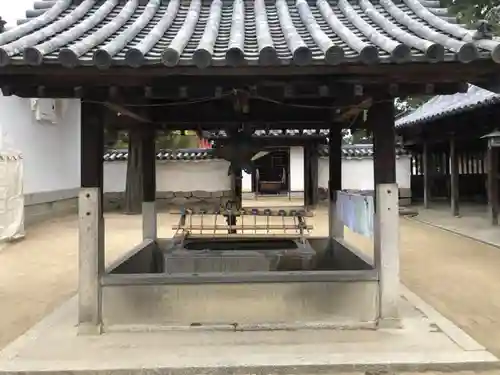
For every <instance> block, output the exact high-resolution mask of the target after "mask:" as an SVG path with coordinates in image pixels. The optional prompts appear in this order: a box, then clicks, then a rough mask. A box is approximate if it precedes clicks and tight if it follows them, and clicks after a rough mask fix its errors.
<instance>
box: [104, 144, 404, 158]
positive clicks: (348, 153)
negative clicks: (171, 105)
mask: <svg viewBox="0 0 500 375" xmlns="http://www.w3.org/2000/svg"><path fill="white" fill-rule="evenodd" d="M318 153H319V156H322V157H326V156H328V146H323V147H319V149H318ZM405 154H407V152H406V151H405V150H404V149H403V148H401V147H397V148H396V155H405ZM372 156H373V145H371V144H359V145H343V146H342V157H344V158H346V159H355V158H369V157H372ZM127 159H128V151H127V150H108V151H106V152H105V153H104V161H108V162H109V161H125V160H127ZM209 159H218V156H216V155H215V154H214V149H212V148H187V149H178V150H160V151H158V152H157V153H156V160H170V161H175V160H185V161H196V160H209Z"/></svg>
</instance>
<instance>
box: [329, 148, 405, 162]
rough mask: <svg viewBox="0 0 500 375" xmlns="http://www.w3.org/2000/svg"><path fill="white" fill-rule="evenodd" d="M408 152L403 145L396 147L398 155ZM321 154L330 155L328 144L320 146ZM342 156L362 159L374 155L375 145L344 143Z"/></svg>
mask: <svg viewBox="0 0 500 375" xmlns="http://www.w3.org/2000/svg"><path fill="white" fill-rule="evenodd" d="M407 154H408V152H407V151H406V150H405V149H403V148H402V147H399V146H397V147H396V156H400V155H407ZM319 155H320V156H322V157H326V156H328V155H329V149H328V146H323V147H320V148H319ZM342 157H343V158H346V159H357V158H358V159H361V158H371V157H373V145H372V144H356V145H343V146H342Z"/></svg>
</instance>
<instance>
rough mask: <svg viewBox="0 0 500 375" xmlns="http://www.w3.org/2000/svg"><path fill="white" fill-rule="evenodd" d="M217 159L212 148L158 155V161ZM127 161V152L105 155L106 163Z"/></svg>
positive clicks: (163, 152)
mask: <svg viewBox="0 0 500 375" xmlns="http://www.w3.org/2000/svg"><path fill="white" fill-rule="evenodd" d="M216 158H217V157H216V156H214V155H213V150H212V149H210V148H208V149H204V148H189V149H178V150H160V151H158V152H157V153H156V160H206V159H216ZM127 159H128V151H127V150H109V151H107V152H105V153H104V161H120V160H121V161H123V160H127Z"/></svg>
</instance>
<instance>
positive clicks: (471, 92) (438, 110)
mask: <svg viewBox="0 0 500 375" xmlns="http://www.w3.org/2000/svg"><path fill="white" fill-rule="evenodd" d="M499 102H500V95H499V94H495V93H493V92H491V91H488V90H485V89H482V88H480V87H477V86H474V85H469V89H468V90H467V92H466V93H458V94H454V95H438V96H435V97H433V98H432V99H430V100H429V101H427V102H425V103H424V104H422V105H421V106H420V107H418V108H417V109H416V110H415V111H413V112H411V113H410V114H408V115H406V116H403V117H401V118H399V119H398V120H396V127H404V126H411V125H416V124H421V123H426V122H431V121H435V120H439V119H441V118H443V117H446V116H451V115H454V114H458V113H462V112H465V111H471V110H474V109H476V108H480V107H484V106H488V105H493V104H496V103H499Z"/></svg>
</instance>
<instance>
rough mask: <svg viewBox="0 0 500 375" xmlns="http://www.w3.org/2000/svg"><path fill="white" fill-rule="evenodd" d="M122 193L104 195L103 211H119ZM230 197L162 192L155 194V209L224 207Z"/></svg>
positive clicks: (224, 193)
mask: <svg viewBox="0 0 500 375" xmlns="http://www.w3.org/2000/svg"><path fill="white" fill-rule="evenodd" d="M124 196H125V193H123V192H116V193H104V210H105V211H117V210H121V209H122V208H123V205H124ZM230 197H231V192H230V191H229V190H227V191H213V192H212V191H202V190H196V191H188V192H184V191H179V192H178V191H162V192H157V193H156V208H157V209H165V208H170V207H200V206H201V207H207V208H212V209H213V208H214V207H217V208H219V207H221V206H222V207H224V206H225V205H226V203H227V202H228V201H229V199H230Z"/></svg>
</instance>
